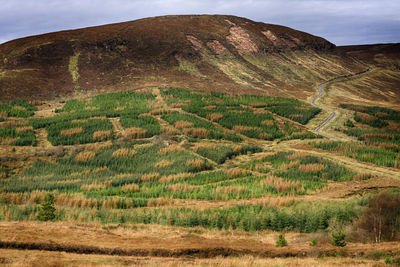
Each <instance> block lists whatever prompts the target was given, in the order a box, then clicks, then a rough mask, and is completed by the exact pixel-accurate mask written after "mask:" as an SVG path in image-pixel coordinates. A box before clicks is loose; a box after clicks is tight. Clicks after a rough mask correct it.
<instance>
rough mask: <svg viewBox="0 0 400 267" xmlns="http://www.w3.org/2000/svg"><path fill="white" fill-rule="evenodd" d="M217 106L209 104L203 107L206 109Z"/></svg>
mask: <svg viewBox="0 0 400 267" xmlns="http://www.w3.org/2000/svg"><path fill="white" fill-rule="evenodd" d="M216 107H217V106H216V105H208V106H205V107H203V108H205V109H210V110H211V109H215V108H216Z"/></svg>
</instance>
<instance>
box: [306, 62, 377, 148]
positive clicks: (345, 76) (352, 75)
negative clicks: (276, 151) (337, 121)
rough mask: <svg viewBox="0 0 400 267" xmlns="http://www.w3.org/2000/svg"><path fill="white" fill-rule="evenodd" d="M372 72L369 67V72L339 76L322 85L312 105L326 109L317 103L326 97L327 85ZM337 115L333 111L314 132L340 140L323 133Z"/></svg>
mask: <svg viewBox="0 0 400 267" xmlns="http://www.w3.org/2000/svg"><path fill="white" fill-rule="evenodd" d="M372 70H373V68H372V67H369V68H368V69H367V70H364V71H361V72H358V73H355V74H351V75H344V76H339V77H336V78H333V79H331V80H329V81H326V82H323V83H321V84H320V85H319V86H318V95H316V96H314V98H313V99H312V100H311V104H312V105H313V106H315V107H318V108H320V109H325V107H324V106H322V105H319V104H317V103H316V102H317V100H319V99H320V98H321V97H322V96H323V95H324V91H323V89H324V87H325V86H326V85H327V84H331V83H334V82H340V81H343V80H348V79H352V78H355V77H358V76H361V75H364V74H367V73H369V72H371V71H372ZM336 115H337V112H336V111H332V113H331V114H330V115H329V117H328V118H327V119H326V120H325V121H324V122H323V123H321V124H320V125H319V126H318V127H317V128H315V130H314V131H315V132H316V133H318V134H320V135H322V136H325V137H328V138H329V139H333V140H339V139H338V138H336V137H334V136H331V135H328V134H326V133H323V132H321V129H322V128H324V127H325V126H326V125H328V124H329V123H330V122H331V121H332V120H333V119H334V118H335V117H336Z"/></svg>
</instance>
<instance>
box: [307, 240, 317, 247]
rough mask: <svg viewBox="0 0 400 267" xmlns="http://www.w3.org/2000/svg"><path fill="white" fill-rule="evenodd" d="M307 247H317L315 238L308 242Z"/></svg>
mask: <svg viewBox="0 0 400 267" xmlns="http://www.w3.org/2000/svg"><path fill="white" fill-rule="evenodd" d="M309 245H310V246H311V247H315V246H316V245H318V240H317V239H316V238H314V239H313V240H311V241H310V243H309Z"/></svg>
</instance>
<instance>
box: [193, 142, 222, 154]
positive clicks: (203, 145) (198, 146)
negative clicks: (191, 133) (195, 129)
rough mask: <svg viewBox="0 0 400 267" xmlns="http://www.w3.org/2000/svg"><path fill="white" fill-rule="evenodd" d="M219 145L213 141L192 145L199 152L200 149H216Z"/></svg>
mask: <svg viewBox="0 0 400 267" xmlns="http://www.w3.org/2000/svg"><path fill="white" fill-rule="evenodd" d="M216 147H217V145H216V144H212V143H197V144H195V145H194V146H193V147H192V150H193V151H194V152H197V151H198V150H199V149H202V148H203V149H215V148H216Z"/></svg>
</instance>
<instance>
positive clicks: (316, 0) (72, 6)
mask: <svg viewBox="0 0 400 267" xmlns="http://www.w3.org/2000/svg"><path fill="white" fill-rule="evenodd" d="M173 14H226V15H236V16H241V17H246V18H249V19H252V20H255V21H262V22H265V23H273V24H281V25H285V26H288V27H291V28H294V29H297V30H302V31H305V32H308V33H311V34H314V35H318V36H321V37H324V38H326V39H327V40H329V41H331V42H333V43H335V44H336V45H347V44H371V43H390V42H400V0H336V1H329V0H203V1H192V0H146V1H145V0H130V1H129V0H103V1H102V0H0V43H3V42H6V41H9V40H12V39H15V38H19V37H25V36H29V35H36V34H41V33H47V32H53V31H60V30H67V29H76V28H82V27H88V26H96V25H102V24H108V23H114V22H122V21H129V20H135V19H139V18H145V17H152V16H160V15H173Z"/></svg>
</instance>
